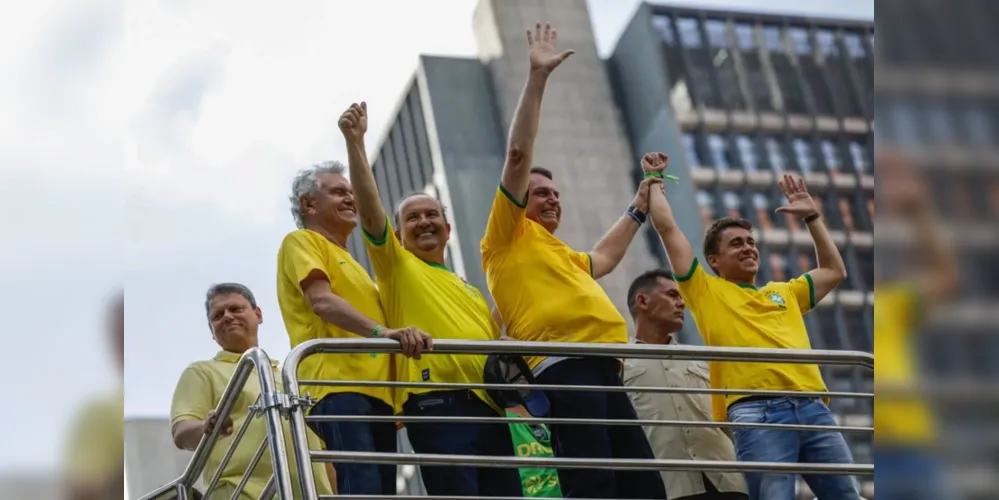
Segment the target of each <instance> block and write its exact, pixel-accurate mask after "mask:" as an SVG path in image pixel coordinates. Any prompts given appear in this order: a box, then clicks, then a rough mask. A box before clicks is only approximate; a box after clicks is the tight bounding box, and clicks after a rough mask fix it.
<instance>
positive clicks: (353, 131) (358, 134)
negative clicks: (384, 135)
mask: <svg viewBox="0 0 999 500" xmlns="http://www.w3.org/2000/svg"><path fill="white" fill-rule="evenodd" d="M337 124H338V125H339V126H340V132H343V137H344V138H345V139H347V141H348V142H351V141H359V140H361V139H364V133H365V132H367V131H368V103H366V102H363V101H362V102H361V104H357V103H356V102H355V103H354V104H351V105H350V107H349V108H347V111H344V112H343V114H342V115H340V121H339V122H338V123H337Z"/></svg>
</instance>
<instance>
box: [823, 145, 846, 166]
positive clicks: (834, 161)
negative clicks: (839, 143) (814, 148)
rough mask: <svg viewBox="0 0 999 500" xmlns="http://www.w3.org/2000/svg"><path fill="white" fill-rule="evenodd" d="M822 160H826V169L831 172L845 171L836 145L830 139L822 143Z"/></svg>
mask: <svg viewBox="0 0 999 500" xmlns="http://www.w3.org/2000/svg"><path fill="white" fill-rule="evenodd" d="M822 158H823V159H824V160H825V162H826V168H827V169H829V171H830V172H839V171H841V170H842V169H843V166H842V165H841V164H840V161H839V152H838V151H837V148H836V144H834V143H833V141H831V140H829V139H824V140H823V141H822Z"/></svg>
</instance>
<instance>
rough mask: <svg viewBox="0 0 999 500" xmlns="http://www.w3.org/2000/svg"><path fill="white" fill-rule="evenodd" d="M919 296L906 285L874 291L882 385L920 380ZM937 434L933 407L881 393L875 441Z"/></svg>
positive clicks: (915, 440)
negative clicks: (916, 347) (916, 341)
mask: <svg viewBox="0 0 999 500" xmlns="http://www.w3.org/2000/svg"><path fill="white" fill-rule="evenodd" d="M918 306H919V304H918V300H916V297H915V295H914V294H913V293H912V291H910V290H909V289H908V288H906V287H905V286H899V285H895V286H892V285H878V286H876V287H875V290H874V354H875V356H876V357H877V361H876V363H877V369H876V370H875V371H874V384H875V391H877V390H878V386H892V387H893V388H899V389H905V388H906V387H908V386H911V385H913V384H915V383H916V370H915V366H914V364H913V356H912V345H911V343H912V339H911V336H912V333H913V330H914V329H915V328H914V323H915V322H916V319H917V318H918V316H919V307H918ZM933 437H934V426H933V420H932V417H931V415H930V412H929V410H928V409H927V407H926V406H925V405H924V404H923V402H922V401H920V400H919V399H918V398H908V397H897V396H878V397H877V404H876V405H875V406H874V440H875V441H876V442H878V443H886V444H905V445H912V444H917V445H923V444H930V442H931V441H932V439H933Z"/></svg>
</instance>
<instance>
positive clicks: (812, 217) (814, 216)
mask: <svg viewBox="0 0 999 500" xmlns="http://www.w3.org/2000/svg"><path fill="white" fill-rule="evenodd" d="M819 217H821V216H820V215H819V213H818V212H812V213H811V214H809V215H806V216H805V217H804V218H803V219H801V221H802V222H804V223H805V224H811V223H812V222H814V221H816V220H818V218H819Z"/></svg>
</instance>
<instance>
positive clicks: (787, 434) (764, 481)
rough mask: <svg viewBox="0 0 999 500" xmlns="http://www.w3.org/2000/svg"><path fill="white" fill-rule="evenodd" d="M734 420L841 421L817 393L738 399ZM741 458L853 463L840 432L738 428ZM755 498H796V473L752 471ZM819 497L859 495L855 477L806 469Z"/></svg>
mask: <svg viewBox="0 0 999 500" xmlns="http://www.w3.org/2000/svg"><path fill="white" fill-rule="evenodd" d="M728 419H729V421H731V422H739V423H752V424H794V425H830V426H831V425H836V421H835V419H834V418H833V414H832V412H831V411H830V410H829V407H828V406H826V404H825V403H823V402H822V401H821V400H819V399H816V398H774V399H768V400H761V401H747V402H736V403H734V404H732V405H731V406H729V408H728ZM732 435H733V437H734V438H735V439H734V441H735V453H736V457H737V458H738V459H739V461H741V462H784V463H796V462H800V463H823V464H848V463H853V456H852V455H851V454H850V448H849V447H848V446H847V445H846V440H844V439H843V435H842V434H840V433H839V432H836V431H828V432H826V431H823V432H816V431H786V430H774V429H749V428H747V429H735V430H734V432H733V433H732ZM745 476H746V483H747V485H748V486H749V498H750V499H751V500H794V498H795V496H794V486H795V476H794V475H793V474H763V473H758V472H747V473H746V474H745ZM804 479H805V482H806V483H808V486H809V487H810V488H811V489H812V493H813V494H814V495H815V496H816V497H817V498H818V500H858V499H859V498H860V493H859V492H858V490H857V481H856V480H855V479H854V478H853V476H842V475H829V474H814V475H813V474H805V475H804Z"/></svg>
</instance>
